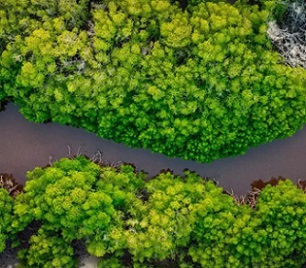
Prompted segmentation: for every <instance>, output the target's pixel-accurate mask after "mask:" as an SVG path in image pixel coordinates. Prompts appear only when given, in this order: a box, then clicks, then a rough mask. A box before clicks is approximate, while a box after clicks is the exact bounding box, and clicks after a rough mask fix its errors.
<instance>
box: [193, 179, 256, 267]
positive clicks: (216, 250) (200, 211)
mask: <svg viewBox="0 0 306 268" xmlns="http://www.w3.org/2000/svg"><path fill="white" fill-rule="evenodd" d="M250 210H251V209H250V208H249V207H246V206H240V207H239V206H237V205H236V204H235V203H234V201H233V198H232V197H230V196H229V195H227V194H224V193H222V188H217V187H216V186H215V185H213V184H212V183H208V184H207V185H206V191H205V198H204V199H203V200H202V201H201V202H199V204H197V205H196V206H195V207H194V210H193V213H192V216H193V217H194V221H195V225H194V228H193V229H192V234H191V241H190V244H189V250H188V254H189V255H190V256H191V258H192V260H193V261H194V262H195V263H199V264H200V265H201V267H216V268H221V267H222V268H225V267H237V268H238V267H245V266H243V265H242V264H243V262H241V260H240V259H239V258H238V259H237V258H235V253H236V246H237V243H238V238H239V234H240V229H241V228H240V227H239V226H238V224H237V223H238V222H242V223H244V222H245V221H247V220H248V219H249V215H248V214H249V212H250ZM234 226H235V227H234Z"/></svg>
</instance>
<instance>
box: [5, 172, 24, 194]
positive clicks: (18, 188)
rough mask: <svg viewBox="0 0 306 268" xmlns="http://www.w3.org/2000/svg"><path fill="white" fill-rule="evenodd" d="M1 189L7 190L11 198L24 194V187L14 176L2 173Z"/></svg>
mask: <svg viewBox="0 0 306 268" xmlns="http://www.w3.org/2000/svg"><path fill="white" fill-rule="evenodd" d="M0 188H4V189H6V190H7V191H8V192H9V194H10V196H11V197H16V196H17V195H18V194H20V193H21V192H23V186H22V185H21V184H19V183H18V182H16V181H15V179H14V177H13V175H12V174H7V173H0Z"/></svg>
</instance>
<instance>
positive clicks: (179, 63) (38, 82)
mask: <svg viewBox="0 0 306 268" xmlns="http://www.w3.org/2000/svg"><path fill="white" fill-rule="evenodd" d="M63 3H64V1H63V2H62V1H33V2H32V1H23V2H22V5H27V8H26V12H24V13H22V12H21V11H20V10H21V9H20V6H19V5H17V4H15V3H11V2H10V1H8V0H7V1H5V2H4V4H2V5H1V8H2V9H1V10H2V11H1V12H2V13H3V12H4V13H5V14H6V15H5V16H4V18H3V20H2V24H0V26H1V27H2V28H1V29H2V31H3V32H5V34H4V35H3V36H5V37H3V38H4V39H3V41H2V42H3V44H4V45H3V46H2V50H3V53H2V55H1V58H0V72H1V76H0V77H1V78H0V79H1V86H2V88H3V90H1V91H0V92H1V93H0V99H6V98H10V99H12V100H13V101H14V102H15V103H17V104H18V105H19V106H20V109H21V112H22V113H23V114H24V115H25V116H26V118H28V119H30V120H33V121H35V122H44V121H48V120H52V121H55V122H59V123H62V124H71V125H74V126H78V127H82V128H85V129H87V130H89V131H93V132H96V133H97V134H98V135H100V136H102V137H105V138H108V139H113V140H115V141H116V142H123V143H125V144H127V145H130V146H134V147H144V148H149V149H151V150H153V151H155V152H159V153H164V154H166V155H168V156H176V157H181V158H184V159H193V160H197V161H200V162H207V161H212V160H214V159H216V158H220V157H225V156H229V155H236V154H241V153H244V152H245V151H246V150H247V148H249V147H250V146H255V145H258V144H261V143H265V142H268V141H272V140H274V139H277V138H284V137H287V136H290V135H292V134H293V133H294V132H295V131H296V130H298V129H299V128H301V127H302V126H303V124H304V123H305V109H304V107H305V104H306V103H305V95H306V94H305V87H304V81H305V77H306V74H305V71H304V70H303V69H300V68H295V69H293V68H290V67H288V66H285V65H284V64H283V62H282V59H281V58H280V56H279V55H278V54H277V53H276V52H273V51H272V46H271V43H270V41H269V39H268V38H267V36H266V29H267V21H268V20H269V17H270V15H271V11H272V9H273V7H274V6H275V5H276V2H273V1H267V2H264V3H263V4H261V5H260V7H259V6H258V5H249V4H247V3H246V2H245V1H238V2H237V3H236V4H235V5H231V4H229V3H226V2H223V1H217V2H216V3H213V2H208V1H199V2H197V3H194V4H193V5H191V4H190V5H189V6H188V8H187V9H186V10H185V11H184V10H182V9H181V8H180V7H179V4H178V3H177V2H174V3H172V1H170V0H165V1H153V0H141V1H138V2H137V4H134V5H133V4H131V2H130V1H128V0H120V1H115V2H112V1H105V2H103V3H102V2H99V1H94V2H91V4H89V2H88V1H85V0H84V1H78V2H75V1H72V0H71V1H69V5H64V4H63ZM70 5H71V6H73V7H74V8H71V7H70ZM68 6H69V9H68ZM8 10H9V11H8ZM11 17H12V18H11ZM5 18H11V19H9V20H12V21H17V20H18V21H19V23H16V26H10V27H6V26H7V24H8V22H7V21H6V20H5ZM25 25H27V27H26V28H25Z"/></svg>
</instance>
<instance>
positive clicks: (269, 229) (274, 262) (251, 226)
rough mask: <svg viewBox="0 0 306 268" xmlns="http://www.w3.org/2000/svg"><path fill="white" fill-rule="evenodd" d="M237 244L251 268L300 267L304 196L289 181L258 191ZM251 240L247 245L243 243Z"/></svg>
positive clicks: (305, 258) (305, 234)
mask: <svg viewBox="0 0 306 268" xmlns="http://www.w3.org/2000/svg"><path fill="white" fill-rule="evenodd" d="M252 217H253V218H254V220H252V219H251V220H250V221H249V223H248V226H247V227H248V228H246V229H248V231H247V230H246V229H244V230H243V232H242V234H243V235H242V236H241V239H242V241H241V242H240V244H243V245H244V249H243V253H244V254H246V252H248V253H249V257H251V261H252V262H251V264H252V265H251V266H255V265H257V266H258V267H264V268H265V267H296V268H298V267H302V265H303V264H305V262H306V255H305V253H306V251H305V246H306V195H305V193H304V192H303V191H302V190H301V189H297V187H296V186H295V185H294V184H293V183H292V182H291V181H289V180H286V181H280V182H279V185H278V186H277V187H272V186H271V185H268V186H266V187H265V189H264V190H263V191H262V192H261V194H260V196H259V199H258V203H257V205H256V208H255V211H254V213H253V215H252ZM246 241H252V242H251V243H245V242H246Z"/></svg>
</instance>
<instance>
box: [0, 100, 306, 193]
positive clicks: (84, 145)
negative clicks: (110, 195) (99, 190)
mask: <svg viewBox="0 0 306 268" xmlns="http://www.w3.org/2000/svg"><path fill="white" fill-rule="evenodd" d="M67 145H69V146H70V148H71V153H72V154H77V152H78V151H79V152H80V153H82V154H86V155H88V156H89V157H91V156H92V155H93V154H94V153H95V152H96V151H97V150H100V151H101V152H102V153H103V159H104V160H106V161H110V162H117V161H123V162H128V163H133V164H135V165H136V167H137V168H138V170H144V171H146V172H148V173H149V176H154V175H156V174H157V173H159V171H160V170H162V169H167V168H169V169H171V170H173V172H174V173H175V174H182V173H183V170H184V169H186V168H187V169H190V170H193V171H196V172H197V173H198V174H200V175H201V176H205V177H210V178H214V179H216V180H217V181H219V185H221V186H222V187H223V188H224V189H226V190H228V191H230V190H231V189H232V190H233V191H234V192H235V193H236V194H239V195H240V194H247V193H248V191H249V190H250V189H251V186H250V185H251V183H252V182H253V181H254V180H257V179H262V180H264V181H266V180H269V179H270V178H271V177H278V176H283V177H286V178H291V179H292V180H293V181H294V182H297V181H298V179H306V157H305V156H306V154H305V152H306V129H305V128H304V129H303V130H301V131H299V132H298V133H296V134H295V135H294V136H292V137H290V138H287V139H284V140H277V141H274V142H271V143H269V144H265V145H261V146H259V147H257V148H253V149H250V150H249V151H248V152H247V153H246V154H245V155H243V156H237V157H232V158H226V159H221V160H216V161H214V162H212V163H210V164H200V163H197V162H194V161H186V160H182V159H175V158H168V157H166V156H164V155H161V154H157V153H152V152H150V151H149V150H145V149H133V148H128V147H127V146H125V145H122V144H115V143H114V142H112V141H109V140H105V139H102V138H100V137H97V136H96V135H95V134H93V133H88V132H86V131H84V130H82V129H78V128H73V127H69V126H62V125H59V124H56V123H50V124H35V123H31V122H28V121H27V120H26V119H25V118H24V117H23V116H22V115H21V114H20V113H19V111H18V108H17V107H16V106H14V105H13V104H12V103H9V104H8V105H7V107H6V110H5V111H3V112H1V113H0V173H12V174H13V175H14V177H15V178H16V180H17V181H18V182H21V183H24V182H25V180H26V176H25V175H26V171H28V170H32V169H33V168H34V167H36V166H42V167H43V166H46V165H47V164H49V162H50V161H55V160H57V159H59V158H62V157H67V156H68V148H67Z"/></svg>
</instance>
